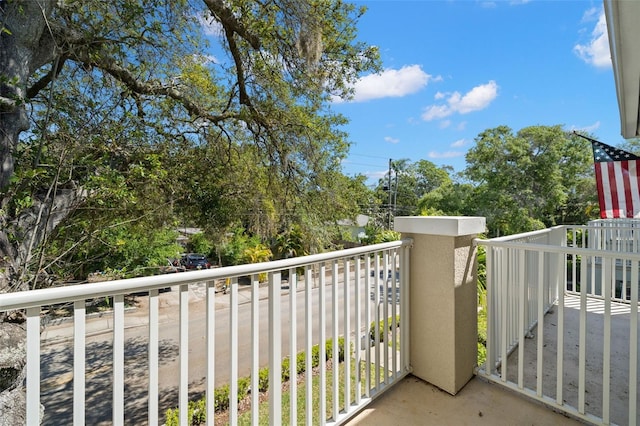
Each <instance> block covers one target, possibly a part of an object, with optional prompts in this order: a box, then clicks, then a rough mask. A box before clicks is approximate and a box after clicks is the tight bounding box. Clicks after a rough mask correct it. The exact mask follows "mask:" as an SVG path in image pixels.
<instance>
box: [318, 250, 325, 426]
mask: <svg viewBox="0 0 640 426" xmlns="http://www.w3.org/2000/svg"><path fill="white" fill-rule="evenodd" d="M326 285H327V267H326V265H325V264H324V263H321V264H320V279H319V290H318V291H319V296H318V299H319V300H318V313H319V317H320V318H319V321H320V336H319V337H320V342H319V345H320V357H319V358H320V359H319V362H318V364H319V370H320V378H319V380H318V383H319V385H320V400H319V401H318V407H319V416H320V424H321V425H323V424H325V423H326V421H327V319H326V315H327V313H326Z"/></svg>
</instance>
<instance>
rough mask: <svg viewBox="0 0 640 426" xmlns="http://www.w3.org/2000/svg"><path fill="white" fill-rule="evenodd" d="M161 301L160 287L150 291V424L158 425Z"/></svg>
mask: <svg viewBox="0 0 640 426" xmlns="http://www.w3.org/2000/svg"><path fill="white" fill-rule="evenodd" d="M158 323H159V302H158V289H155V290H151V291H149V344H148V349H147V350H148V355H147V356H148V359H149V412H148V413H147V414H148V416H147V417H148V418H149V424H150V425H156V424H158V423H159V421H158V410H159V405H158V399H159V393H158V368H159V365H160V360H159V354H158V351H159V344H160V336H159V330H158V327H159V324H158Z"/></svg>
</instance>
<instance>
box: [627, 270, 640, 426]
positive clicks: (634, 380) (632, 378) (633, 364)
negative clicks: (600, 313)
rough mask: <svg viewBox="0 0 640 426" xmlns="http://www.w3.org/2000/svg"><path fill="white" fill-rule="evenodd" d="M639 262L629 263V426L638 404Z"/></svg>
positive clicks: (632, 422) (634, 419)
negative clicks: (630, 283)
mask: <svg viewBox="0 0 640 426" xmlns="http://www.w3.org/2000/svg"><path fill="white" fill-rule="evenodd" d="M639 266H640V263H638V262H632V263H631V282H632V283H633V285H631V299H630V300H631V304H630V312H629V426H636V424H637V422H638V420H637V418H638V417H637V416H638V414H637V411H638V404H636V403H635V401H637V400H638V286H637V285H635V283H638V282H640V276H639V275H640V274H639V273H638V267H639Z"/></svg>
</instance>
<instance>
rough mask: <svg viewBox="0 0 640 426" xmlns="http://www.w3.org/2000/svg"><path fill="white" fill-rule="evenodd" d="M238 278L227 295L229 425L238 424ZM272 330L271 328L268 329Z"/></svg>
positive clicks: (233, 280) (235, 278)
mask: <svg viewBox="0 0 640 426" xmlns="http://www.w3.org/2000/svg"><path fill="white" fill-rule="evenodd" d="M238 299H239V298H238V278H237V277H234V278H232V279H231V292H230V293H229V357H230V359H229V423H230V424H232V425H235V424H238V303H239V300H238ZM270 328H272V327H270Z"/></svg>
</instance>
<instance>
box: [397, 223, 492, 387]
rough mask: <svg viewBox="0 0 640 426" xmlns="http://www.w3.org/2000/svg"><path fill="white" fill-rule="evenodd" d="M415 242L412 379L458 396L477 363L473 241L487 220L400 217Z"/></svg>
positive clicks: (406, 234)
mask: <svg viewBox="0 0 640 426" xmlns="http://www.w3.org/2000/svg"><path fill="white" fill-rule="evenodd" d="M394 228H395V230H396V231H398V232H400V233H402V237H403V238H404V237H410V238H413V241H414V243H413V248H412V250H411V259H410V261H411V264H410V265H411V266H410V267H411V270H410V292H409V297H410V301H409V309H410V313H409V321H410V351H409V353H410V364H411V367H412V370H413V374H414V375H415V376H417V377H419V378H421V379H422V380H425V381H427V382H429V383H431V384H433V385H435V386H437V387H439V388H440V389H442V390H444V391H447V392H449V393H450V394H452V395H455V394H456V393H457V392H458V391H459V390H460V389H461V388H462V387H463V386H464V385H465V384H466V383H467V382H468V381H469V380H470V379H471V377H473V370H474V367H475V365H476V361H477V341H478V340H477V333H478V320H477V287H476V279H477V261H476V251H475V248H474V247H473V239H474V238H475V237H476V236H477V235H478V234H480V233H483V232H484V231H485V218H483V217H450V216H411V217H396V218H395V221H394Z"/></svg>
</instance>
